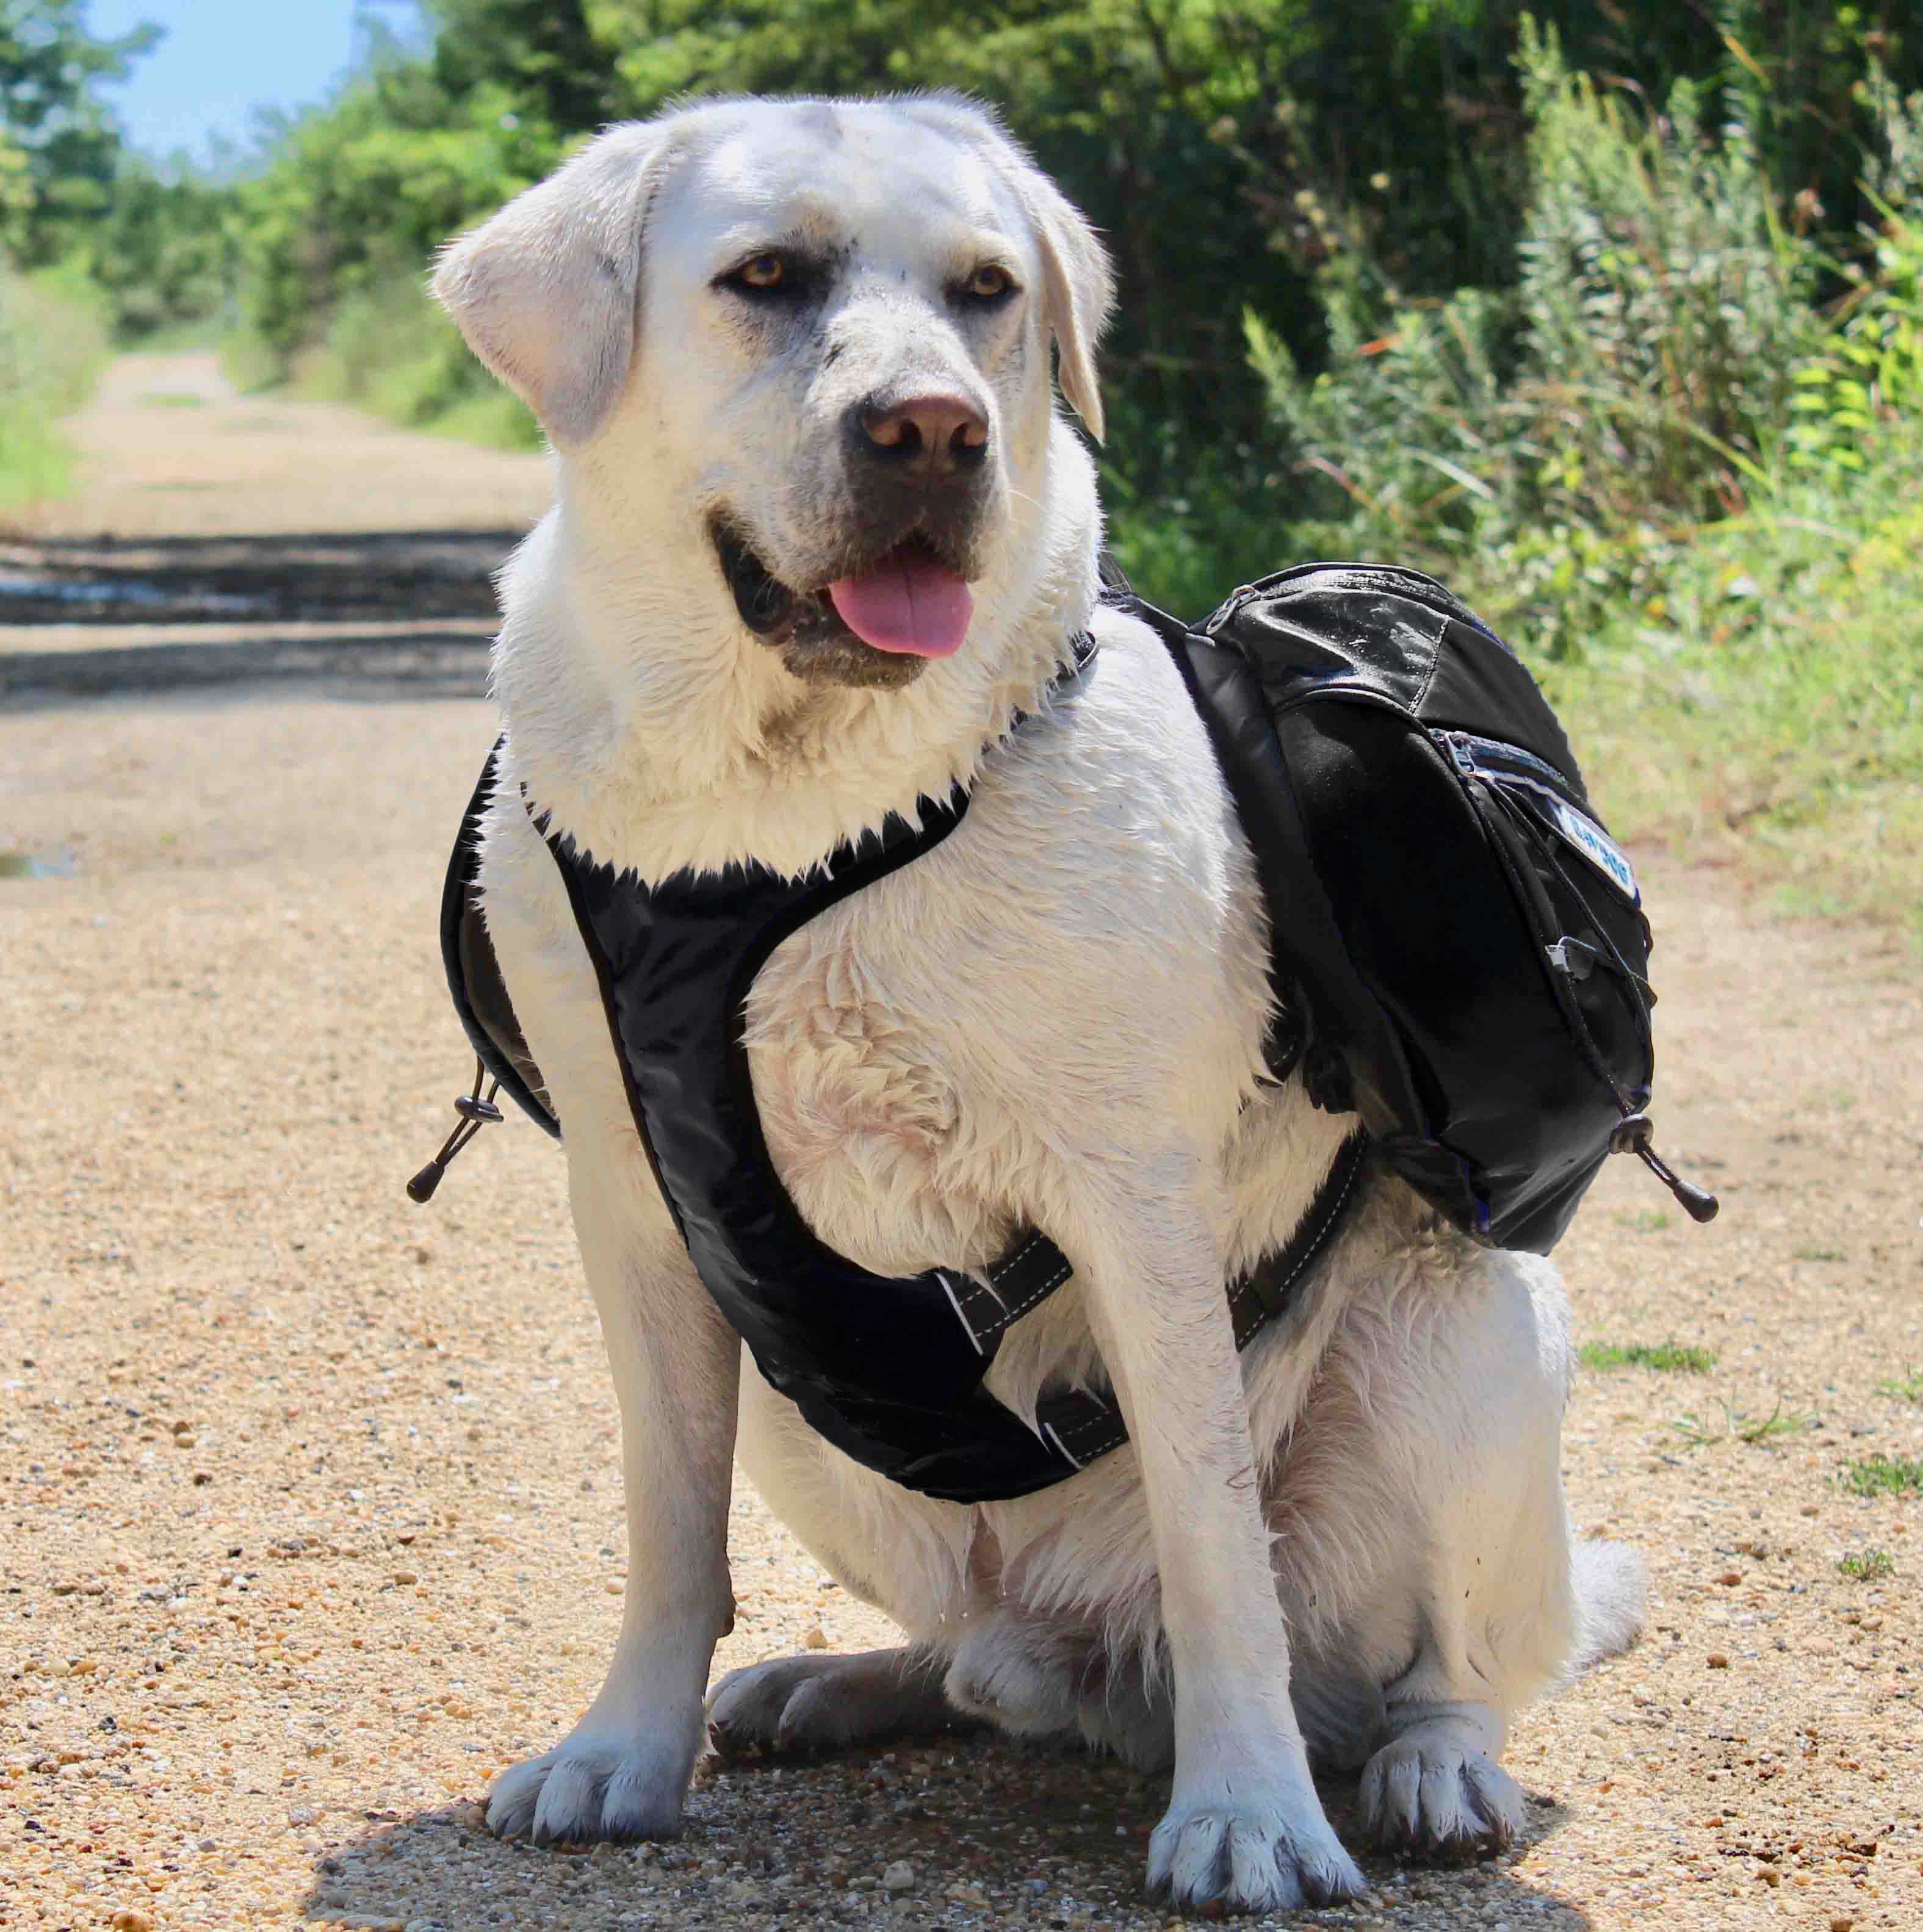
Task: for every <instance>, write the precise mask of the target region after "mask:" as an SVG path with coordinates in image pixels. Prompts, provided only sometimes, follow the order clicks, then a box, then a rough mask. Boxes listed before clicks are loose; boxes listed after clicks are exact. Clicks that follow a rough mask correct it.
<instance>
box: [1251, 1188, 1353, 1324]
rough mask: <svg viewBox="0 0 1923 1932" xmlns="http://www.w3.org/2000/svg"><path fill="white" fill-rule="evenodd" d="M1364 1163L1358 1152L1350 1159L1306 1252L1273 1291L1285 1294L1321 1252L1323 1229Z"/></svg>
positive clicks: (1339, 1208)
mask: <svg viewBox="0 0 1923 1932" xmlns="http://www.w3.org/2000/svg"><path fill="white" fill-rule="evenodd" d="M1340 1158H1341V1156H1340V1155H1338V1156H1337V1159H1338V1160H1340ZM1365 1166H1367V1162H1365V1161H1364V1160H1363V1159H1362V1157H1361V1154H1360V1153H1358V1154H1357V1155H1356V1157H1355V1158H1354V1159H1353V1160H1351V1161H1350V1163H1349V1178H1348V1179H1347V1180H1346V1181H1344V1182H1343V1184H1342V1188H1341V1190H1340V1193H1337V1196H1336V1198H1335V1199H1334V1200H1333V1201H1332V1202H1330V1204H1329V1211H1328V1213H1327V1214H1325V1215H1324V1216H1323V1217H1322V1226H1321V1227H1320V1228H1318V1229H1316V1235H1315V1238H1314V1240H1313V1241H1312V1242H1311V1243H1310V1247H1309V1251H1308V1253H1307V1254H1305V1255H1304V1256H1303V1257H1302V1259H1301V1260H1300V1261H1299V1262H1297V1263H1296V1264H1295V1266H1294V1267H1293V1268H1291V1269H1290V1270H1289V1272H1288V1274H1286V1275H1285V1276H1284V1277H1283V1278H1282V1280H1280V1281H1279V1282H1277V1283H1276V1285H1275V1292H1276V1293H1277V1295H1283V1294H1286V1293H1287V1292H1288V1291H1289V1289H1291V1288H1292V1287H1293V1286H1295V1282H1296V1279H1297V1277H1298V1276H1299V1275H1301V1273H1302V1271H1303V1270H1304V1268H1307V1267H1308V1266H1309V1265H1310V1262H1313V1261H1315V1260H1316V1259H1317V1258H1318V1257H1319V1256H1320V1255H1321V1253H1322V1234H1323V1232H1324V1230H1325V1229H1327V1228H1328V1226H1329V1224H1330V1223H1331V1222H1332V1221H1333V1220H1334V1219H1335V1217H1337V1215H1338V1214H1340V1213H1341V1211H1342V1208H1343V1202H1346V1200H1347V1199H1349V1196H1350V1195H1352V1193H1355V1184H1356V1181H1357V1179H1358V1177H1359V1176H1360V1175H1361V1172H1362V1170H1363V1169H1364V1167H1365ZM1249 1279H1250V1281H1251V1282H1252V1283H1253V1281H1254V1280H1255V1277H1253V1275H1251V1276H1250V1277H1249Z"/></svg>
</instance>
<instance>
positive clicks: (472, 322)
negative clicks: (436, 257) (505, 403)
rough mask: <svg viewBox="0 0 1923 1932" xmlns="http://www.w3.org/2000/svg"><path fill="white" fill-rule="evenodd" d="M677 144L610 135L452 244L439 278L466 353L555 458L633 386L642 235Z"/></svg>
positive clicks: (649, 134) (633, 127)
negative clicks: (527, 414) (548, 443)
mask: <svg viewBox="0 0 1923 1932" xmlns="http://www.w3.org/2000/svg"><path fill="white" fill-rule="evenodd" d="M669 145H670V135H669V134H668V133H667V130H666V129H665V128H664V127H663V125H662V124H660V123H658V122H653V121H646V122H637V123H632V124H629V125H628V126H625V127H614V128H611V129H610V130H609V131H608V132H607V133H605V134H603V135H602V136H600V137H599V139H597V140H595V141H594V142H591V143H590V144H589V145H588V146H587V147H586V148H583V150H582V151H581V152H580V154H577V155H576V156H575V157H574V159H573V160H571V161H569V162H568V163H567V164H566V166H564V167H562V168H560V169H558V170H557V171H556V172H554V173H553V174H551V175H549V176H548V178H547V179H546V180H545V181H539V182H537V183H536V184H535V185H534V186H533V187H531V188H529V189H528V190H526V192H525V193H522V194H520V195H518V196H516V197H515V198H514V199H513V200H512V201H511V202H508V205H507V206H506V207H505V208H502V210H501V211H500V212H499V214H496V215H495V216H493V217H492V219H491V220H487V221H484V222H483V223H481V226H479V227H478V228H475V229H470V230H469V232H468V233H466V234H465V235H463V236H461V237H460V239H458V241H455V242H450V243H449V245H448V246H447V248H446V250H445V251H443V254H442V256H441V259H440V266H439V267H438V268H437V269H436V270H435V272H434V295H435V297H436V299H437V300H438V301H439V302H440V304H441V306H442V307H443V308H445V309H446V311H447V312H448V314H449V315H451V316H452V317H453V318H454V320H455V322H456V323H458V325H459V326H460V332H461V334H462V335H464V336H465V337H466V338H467V345H468V347H469V348H470V349H472V350H473V351H474V353H475V355H476V356H479V357H480V359H481V361H482V362H484V363H485V364H486V365H487V367H488V368H490V370H492V371H493V373H494V374H496V376H498V377H499V378H500V379H501V380H502V382H504V383H506V384H507V386H508V388H509V389H512V390H513V391H514V393H515V394H516V395H517V396H519V397H520V399H521V400H522V401H523V402H524V403H526V404H527V406H528V407H529V408H530V409H531V410H533V412H534V413H535V415H536V416H538V417H539V418H540V419H541V427H542V428H544V429H545V430H546V431H547V434H548V436H549V437H550V440H552V441H553V444H554V446H555V447H556V449H563V450H569V449H578V448H579V447H580V446H581V445H582V444H583V443H586V442H587V441H588V440H589V439H590V438H591V437H592V436H593V435H594V433H595V431H596V430H598V428H600V427H601V424H602V422H604V420H605V419H606V418H607V413H608V411H609V410H610V409H611V408H613V405H614V401H615V398H616V397H617V396H619V394H620V393H621V388H622V384H623V383H625V381H626V380H627V377H628V363H629V362H630V360H631V358H632V356H633V354H634V332H635V329H636V326H637V323H638V320H639V316H638V311H639V304H640V275H641V241H642V230H643V227H644V226H645V224H646V218H647V209H648V203H649V199H650V198H651V196H652V193H653V191H654V187H655V182H656V181H658V178H659V176H660V172H661V163H662V161H663V160H664V157H665V155H666V152H667V148H668V146H669Z"/></svg>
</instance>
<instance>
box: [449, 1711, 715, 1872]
mask: <svg viewBox="0 0 1923 1932" xmlns="http://www.w3.org/2000/svg"><path fill="white" fill-rule="evenodd" d="M688 1757H689V1753H688V1749H687V1748H686V1746H685V1745H684V1744H683V1743H682V1741H681V1740H680V1739H679V1738H678V1737H677V1738H676V1739H673V1740H672V1741H671V1742H669V1741H666V1740H652V1739H648V1738H646V1737H622V1736H616V1735H613V1734H611V1733H606V1732H599V1733H596V1732H590V1731H589V1730H587V1729H586V1727H585V1726H583V1728H582V1729H581V1730H577V1731H576V1732H575V1733H574V1734H573V1736H571V1737H569V1738H568V1739H565V1741H564V1742H562V1743H561V1744H559V1745H556V1747H555V1748H554V1749H553V1750H552V1751H549V1752H547V1754H545V1755H544V1756H543V1757H535V1758H529V1760H528V1761H527V1762H526V1763H525V1764H517V1765H516V1766H514V1767H513V1769H511V1770H508V1771H504V1772H502V1774H501V1775H500V1776H499V1778H496V1780H495V1781H494V1788H493V1791H492V1792H490V1793H489V1794H488V1798H487V1829H488V1830H489V1831H490V1832H493V1834H494V1835H495V1836H496V1838H532V1839H533V1841H534V1842H535V1843H536V1844H537V1845H556V1844H559V1845H578V1844H589V1843H595V1842H597V1841H599V1840H601V1839H603V1838H679V1836H680V1835H681V1804H682V1799H683V1798H684V1797H685V1796H686V1793H687V1789H688Z"/></svg>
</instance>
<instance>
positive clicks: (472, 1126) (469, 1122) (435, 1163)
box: [407, 1058, 501, 1204]
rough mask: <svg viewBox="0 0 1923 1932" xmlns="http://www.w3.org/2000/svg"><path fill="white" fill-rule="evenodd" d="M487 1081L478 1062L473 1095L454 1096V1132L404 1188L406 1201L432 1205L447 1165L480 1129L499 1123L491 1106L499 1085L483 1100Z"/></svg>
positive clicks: (485, 1071) (482, 1067)
mask: <svg viewBox="0 0 1923 1932" xmlns="http://www.w3.org/2000/svg"><path fill="white" fill-rule="evenodd" d="M486 1078H487V1068H486V1067H484V1066H483V1065H482V1064H481V1061H479V1059H478V1058H476V1059H475V1062H474V1091H473V1092H472V1093H471V1094H457V1095H456V1096H455V1103H454V1110H455V1112H456V1113H457V1114H458V1115H460V1119H459V1120H458V1121H456V1122H455V1130H454V1132H453V1133H451V1134H449V1136H448V1137H447V1139H446V1140H444V1141H443V1142H442V1143H441V1151H440V1153H439V1154H436V1155H435V1157H434V1159H433V1160H431V1161H429V1162H428V1164H427V1166H425V1167H424V1168H422V1170H421V1171H420V1172H419V1174H417V1175H415V1177H414V1178H413V1180H412V1181H410V1182H409V1183H408V1184H407V1198H408V1199H409V1200H410V1201H412V1202H416V1203H417V1204H418V1203H420V1202H428V1201H431V1200H432V1199H434V1190H435V1189H436V1188H437V1187H440V1184H441V1177H442V1175H444V1174H446V1172H447V1169H448V1163H449V1161H451V1160H453V1158H454V1157H455V1155H456V1154H458V1153H460V1151H461V1149H462V1148H464V1147H465V1146H466V1145H467V1143H468V1142H469V1141H471V1140H472V1139H473V1138H474V1136H475V1135H476V1134H478V1133H479V1132H480V1131H481V1129H482V1128H483V1127H490V1126H492V1125H493V1124H494V1123H495V1122H496V1121H499V1119H500V1118H501V1110H500V1109H499V1108H498V1107H497V1106H495V1105H494V1096H495V1095H496V1094H498V1093H499V1091H501V1083H500V1082H499V1081H498V1080H496V1082H494V1083H493V1085H492V1086H490V1088H488V1089H487V1096H486V1097H485V1098H482V1097H481V1082H482V1081H483V1080H484V1079H486Z"/></svg>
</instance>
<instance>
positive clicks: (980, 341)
mask: <svg viewBox="0 0 1923 1932" xmlns="http://www.w3.org/2000/svg"><path fill="white" fill-rule="evenodd" d="M434 288H435V293H437V296H439V297H440V300H441V301H442V302H443V303H444V304H445V305H446V307H447V308H448V309H449V311H450V312H451V313H452V315H453V316H454V317H455V320H456V321H457V322H458V323H459V325H460V328H461V329H462V331H463V333H464V334H465V335H466V338H467V340H468V341H469V344H471V345H472V347H473V349H474V350H475V353H476V354H477V355H478V356H480V357H481V359H482V361H483V362H485V363H486V364H487V365H488V367H489V368H490V369H492V370H493V371H494V373H495V374H496V375H498V376H499V377H501V378H502V380H504V381H505V382H506V383H508V384H509V385H510V386H511V387H512V388H513V389H514V390H515V391H516V392H517V393H518V394H520V395H521V396H522V397H523V398H524V399H525V400H526V401H527V403H528V404H529V405H530V406H531V407H532V409H533V410H535V413H536V414H537V415H538V416H539V417H540V419H541V422H542V425H544V428H546V430H547V434H548V436H549V438H550V440H551V441H552V443H553V444H554V446H555V447H556V449H557V450H558V451H559V452H561V454H562V458H563V459H564V461H565V463H566V464H567V465H568V467H569V469H571V470H572V471H574V472H579V473H580V475H582V476H583V477H584V478H586V487H587V488H588V489H589V490H590V491H591V493H592V494H593V495H594V496H595V498H596V500H597V503H598V515H599V521H600V523H601V526H602V528H603V529H609V530H612V529H619V530H622V531H625V532H626V533H627V535H628V539H629V540H631V541H634V542H637V543H655V544H660V543H669V544H674V545H676V550H677V554H676V556H674V557H673V562H674V564H675V565H676V567H677V568H678V570H679V571H681V572H682V573H684V574H687V575H688V576H690V577H693V576H694V574H696V573H697V572H705V573H706V589H707V591H708V592H709V595H710V596H711V598H712V599H714V600H715V601H717V602H718V603H721V604H724V605H725V604H731V607H732V609H731V613H730V621H731V622H734V623H736V625H738V626H739V628H741V629H742V631H745V634H747V635H748V636H749V637H752V638H753V639H754V640H757V644H756V649H757V650H764V649H765V648H766V647H769V646H772V648H773V649H774V650H775V652H778V656H779V661H780V662H781V664H782V665H783V666H784V667H785V669H786V670H787V671H788V672H790V673H792V674H793V676H796V677H797V678H799V679H802V680H804V681H805V682H808V683H811V684H814V685H822V684H830V685H832V684H839V685H856V686H866V687H875V686H881V687H892V686H895V685H901V684H905V683H907V682H912V681H913V679H915V678H916V677H917V676H919V674H920V673H922V670H924V669H925V667H926V666H927V664H929V662H930V661H931V660H933V659H936V658H944V657H948V656H950V655H954V654H955V653H956V652H959V651H962V649H965V646H967V644H968V640H969V635H970V631H971V622H972V621H973V620H974V615H975V612H976V610H977V604H978V603H979V604H981V605H982V607H983V610H984V611H985V613H986V611H987V610H989V608H990V607H992V606H995V605H997V604H999V605H1000V606H1001V607H1002V612H1001V614H1002V618H1003V621H1004V622H1006V621H1007V617H1008V614H1009V613H1008V610H1007V606H1008V605H1009V604H1010V601H1011V600H1012V599H1019V598H1020V597H1022V595H1026V594H1029V593H1030V592H1032V591H1033V589H1034V587H1035V586H1034V583H1033V582H1032V579H1033V577H1034V568H1032V557H1028V559H1027V567H1025V553H1033V552H1034V551H1036V550H1037V549H1038V548H1043V547H1046V545H1047V544H1048V541H1049V536H1048V533H1047V532H1046V531H1044V530H1043V528H1042V527H1041V523H1040V515H1041V513H1040V509H1039V508H1038V502H1039V499H1040V497H1041V496H1043V494H1044V491H1043V487H1042V484H1043V471H1044V469H1045V468H1046V465H1047V463H1048V460H1049V446H1050V439H1051V436H1052V434H1053V433H1054V432H1055V414H1054V408H1053V399H1052V391H1051V387H1050V384H1049V344H1050V341H1051V338H1052V339H1053V341H1054V343H1055V346H1056V348H1057V350H1058V356H1059V368H1060V377H1061V389H1062V393H1063V394H1064V396H1065V397H1066V398H1067V400H1068V401H1069V402H1070V404H1071V405H1073V407H1074V408H1075V409H1076V410H1077V412H1079V414H1080V415H1081V416H1082V420H1083V421H1084V422H1085V424H1086V425H1088V428H1090V429H1091V431H1094V433H1095V434H1097V436H1099V435H1100V432H1101V425H1102V416H1101V402H1100V393H1099V392H1098V390H1097V385H1096V379H1095V373H1094V362H1093V355H1094V343H1095V339H1096V337H1097V333H1098V332H1099V330H1100V327H1101V325H1102V323H1103V320H1104V319H1105V317H1106V314H1107V312H1108V309H1109V302H1110V299H1111V282H1110V278H1109V268H1108V264H1107V262H1106V259H1105V257H1104V256H1103V251H1102V249H1101V248H1100V245H1099V244H1098V243H1097V241H1096V239H1095V238H1094V234H1093V233H1092V232H1091V229H1089V227H1088V223H1086V222H1085V221H1084V220H1083V219H1082V217H1081V216H1080V215H1079V214H1077V213H1076V211H1075V210H1074V209H1073V208H1072V207H1070V205H1069V203H1068V202H1067V201H1066V200H1065V199H1064V198H1063V196H1061V193H1060V192H1059V191H1058V190H1057V189H1056V188H1055V187H1054V186H1053V184H1052V183H1050V182H1049V181H1048V179H1047V178H1046V177H1045V176H1044V175H1042V174H1041V173H1040V172H1039V171H1038V170H1037V169H1036V168H1035V167H1034V166H1033V164H1032V163H1031V162H1030V161H1029V160H1028V157H1026V156H1025V154H1023V153H1022V151H1021V150H1020V149H1019V148H1018V147H1017V146H1016V145H1015V143H1014V142H1012V141H1011V140H1010V139H1008V137H1007V136H1006V135H1005V134H1004V133H1002V132H1001V130H1000V129H999V128H998V127H996V126H995V124H994V123H993V122H992V121H991V120H990V119H989V118H988V117H987V116H986V115H985V114H984V113H983V112H982V111H981V110H979V109H977V108H975V107H972V106H970V105H968V104H965V103H962V102H959V101H950V100H947V99H944V98H906V99H901V100H896V101H793V102H773V101H736V102H727V103H722V104H718V105H715V106H713V107H701V108H696V109H691V110H685V111H682V112H679V113H673V114H670V115H666V116H664V117H663V118H661V119H658V120H656V121H649V122H646V123H643V124H634V125H630V126H626V127H617V128H615V129H613V130H611V131H610V132H609V133H605V134H604V135H602V136H601V137H600V138H599V139H597V140H596V141H595V142H593V143H592V145H589V147H588V148H586V149H585V150H584V151H583V152H582V153H581V154H580V155H579V156H577V157H576V158H575V159H574V160H572V161H571V162H569V163H568V164H567V165H566V166H564V167H563V168H562V169H560V170H559V172H557V173H556V174H555V175H553V176H551V177H550V178H549V179H547V181H543V182H541V184H539V185H538V186H537V187H533V188H530V189H529V190H528V191H527V192H526V193H524V194H523V195H522V196H520V198H519V199H517V200H516V201H514V202H512V203H511V204H510V205H508V207H507V208H505V209H504V210H502V212H501V213H500V214H497V215H496V216H495V217H493V220H490V221H489V222H487V223H485V224H484V226H481V227H480V228H478V229H475V230H474V231H473V232H472V233H470V234H469V235H467V236H464V237H463V238H462V239H460V241H459V242H456V243H455V244H454V245H452V247H451V248H449V251H447V254H446V256H445V257H444V258H443V261H442V263H441V266H440V271H439V272H438V274H437V276H436V278H435V282H434ZM1062 434H1067V432H1066V431H1064V432H1062ZM676 519H679V520H680V527H679V528H677V527H676ZM691 549H694V550H698V551H699V552H700V553H702V554H699V555H691V553H690V551H691Z"/></svg>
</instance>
